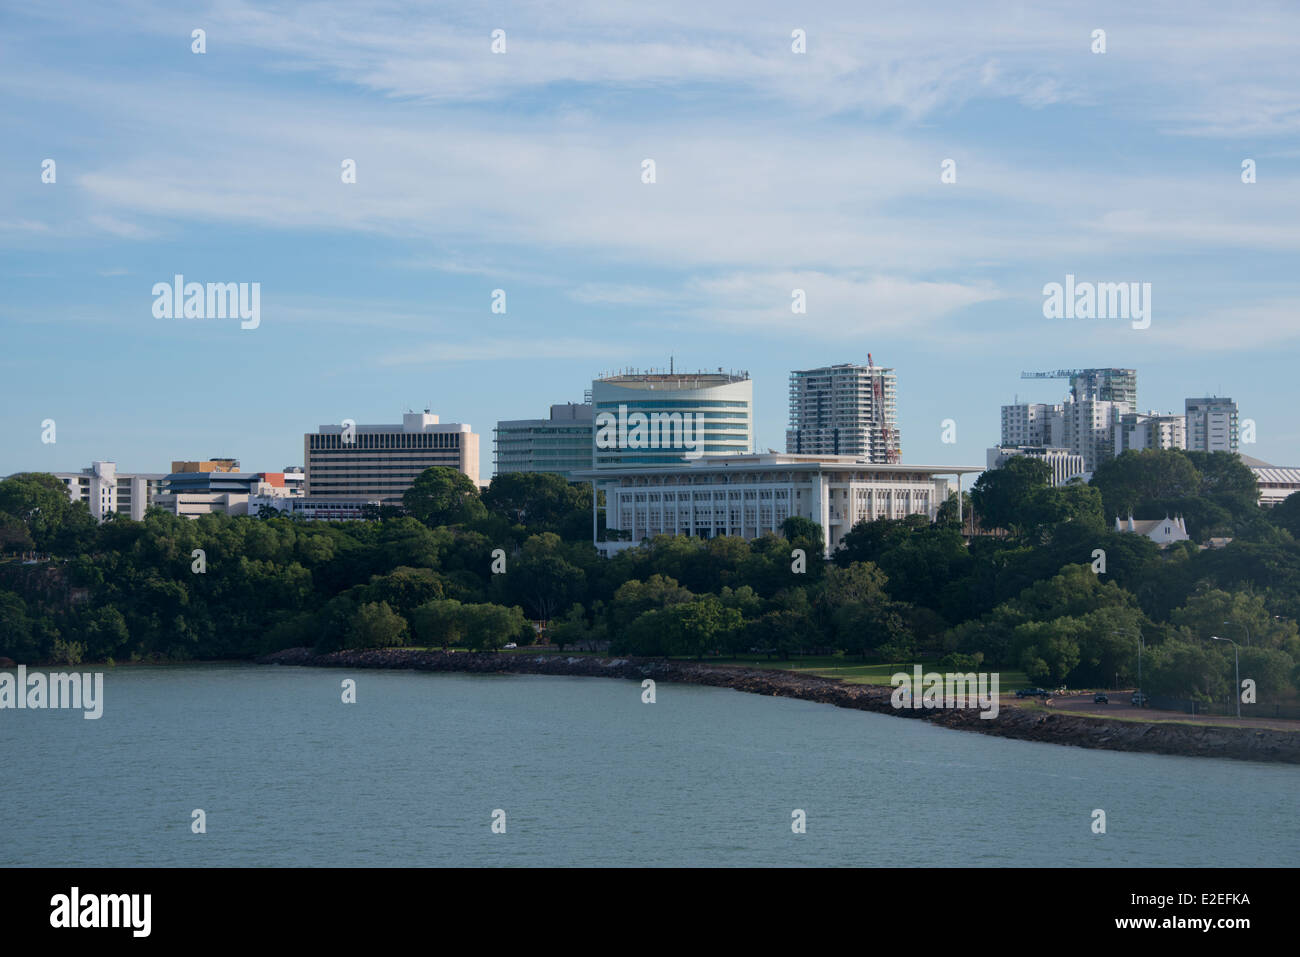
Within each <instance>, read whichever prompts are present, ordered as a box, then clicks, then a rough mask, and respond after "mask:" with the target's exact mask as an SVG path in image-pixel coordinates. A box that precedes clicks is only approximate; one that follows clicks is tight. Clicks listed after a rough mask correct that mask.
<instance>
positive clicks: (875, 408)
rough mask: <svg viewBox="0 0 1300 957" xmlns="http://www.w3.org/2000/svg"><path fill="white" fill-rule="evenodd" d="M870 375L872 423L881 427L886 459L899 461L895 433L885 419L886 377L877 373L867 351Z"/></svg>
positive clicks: (887, 460)
mask: <svg viewBox="0 0 1300 957" xmlns="http://www.w3.org/2000/svg"><path fill="white" fill-rule="evenodd" d="M867 369H868V370H869V371H868V375H870V376H871V397H872V402H871V422H872V425H878V426H879V427H880V441H881V442H882V443H883V445H884V447H885V461H886V462H890V463H893V462H897V461H898V450H897V449H895V448H894V433H893V431H892V430H891V429H890V428H889V424H888V423H887V422H886V421H885V388H884V385H883V384H882V380H883V379H884V376H883V374H882V375H876V364H875V362H874V361H872V358H871V353H870V352H868V353H867Z"/></svg>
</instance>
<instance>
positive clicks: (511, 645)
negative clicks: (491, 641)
mask: <svg viewBox="0 0 1300 957" xmlns="http://www.w3.org/2000/svg"><path fill="white" fill-rule="evenodd" d="M504 647H505V648H507V649H509V648H518V647H519V646H518V645H517V644H515V643H514V642H513V641H511V642H507V643H506V644H505V645H504Z"/></svg>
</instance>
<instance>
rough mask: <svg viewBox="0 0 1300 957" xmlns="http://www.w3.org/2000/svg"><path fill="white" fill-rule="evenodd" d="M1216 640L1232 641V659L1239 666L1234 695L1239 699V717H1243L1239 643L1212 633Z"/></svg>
mask: <svg viewBox="0 0 1300 957" xmlns="http://www.w3.org/2000/svg"><path fill="white" fill-rule="evenodd" d="M1210 637H1211V638H1213V639H1214V640H1215V641H1227V642H1231V643H1232V660H1233V663H1234V664H1235V665H1236V667H1237V687H1235V688H1234V689H1233V690H1232V696H1233V697H1234V698H1236V699H1237V717H1238V718H1240V717H1241V658H1240V657H1239V656H1238V654H1237V643H1236V642H1235V641H1233V640H1232V639H1231V638H1220V637H1219V636H1218V635H1210Z"/></svg>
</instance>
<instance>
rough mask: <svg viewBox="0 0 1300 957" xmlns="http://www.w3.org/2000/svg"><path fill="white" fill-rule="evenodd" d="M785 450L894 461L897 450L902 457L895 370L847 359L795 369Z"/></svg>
mask: <svg viewBox="0 0 1300 957" xmlns="http://www.w3.org/2000/svg"><path fill="white" fill-rule="evenodd" d="M877 386H879V390H880V401H879V403H877V400H876V388H877ZM877 406H878V407H877ZM785 450H786V452H788V453H790V454H792V455H852V456H856V457H858V458H862V459H865V460H866V461H868V462H879V463H886V462H888V461H889V460H890V458H889V454H890V453H891V452H892V453H894V461H897V460H898V456H899V455H901V452H902V448H901V436H900V433H899V429H898V377H897V375H896V374H895V373H894V370H893V369H886V368H881V367H877V366H861V365H852V364H843V365H834V366H822V367H820V368H817V369H800V370H797V371H795V372H791V373H790V426H789V428H788V429H787V430H786V433H785Z"/></svg>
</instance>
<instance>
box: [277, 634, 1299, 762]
mask: <svg viewBox="0 0 1300 957" xmlns="http://www.w3.org/2000/svg"><path fill="white" fill-rule="evenodd" d="M257 660H258V663H259V664H278V665H304V666H310V667H317V668H389V669H405V670H415V671H457V672H469V673H473V674H532V675H568V676H577V677H591V678H623V679H627V680H631V681H636V682H640V681H642V680H644V679H646V678H653V679H654V680H655V681H656V682H659V681H664V682H673V683H678V684H696V685H711V686H713V687H719V688H733V689H735V690H736V691H744V692H747V693H749V694H763V695H771V696H773V697H780V698H801V699H803V700H805V701H817V702H821V703H823V704H833V705H835V706H836V707H840V708H856V709H857V710H859V711H875V712H877V713H880V714H890V715H894V716H896V717H903V718H915V719H918V720H922V721H929V722H931V723H933V724H938V725H941V726H943V727H945V728H955V729H958V730H963V731H977V732H980V733H983V734H995V735H999V736H1001V737H1004V738H1017V739H1020V740H1024V741H1041V742H1045V743H1048V744H1068V745H1074V746H1076V747H1081V748H1103V749H1106V750H1111V751H1145V752H1151V753H1155V754H1175V755H1182V756H1185V757H1212V758H1234V759H1237V760H1241V761H1272V762H1282V763H1287V764H1300V733H1297V732H1289V731H1274V730H1268V729H1263V728H1234V727H1209V726H1201V725H1185V724H1157V723H1139V722H1129V721H1114V720H1109V719H1106V718H1089V717H1084V716H1081V715H1071V714H1059V713H1057V714H1053V713H1050V712H1047V713H1045V712H1042V711H1030V710H1027V709H1024V708H1016V707H1007V706H1006V705H1005V704H1004V706H1003V707H1002V708H1001V710H1000V711H999V713H998V716H997V717H996V718H992V719H984V718H981V717H980V716H979V712H978V711H975V710H952V709H949V710H944V709H934V710H924V709H917V710H899V709H895V708H894V707H893V706H892V705H891V704H890V692H891V690H892V689H890V688H887V687H881V686H872V685H848V684H844V683H843V682H841V681H840V680H839V679H837V678H819V677H814V676H809V675H799V674H794V673H792V672H789V671H772V670H765V669H761V668H743V667H737V666H729V665H709V664H703V663H693V662H685V661H665V660H662V659H652V658H590V657H576V656H568V655H563V654H558V655H557V654H545V655H528V654H483V653H468V652H456V653H452V654H448V653H446V652H441V651H413V650H411V649H403V648H382V649H364V650H353V651H338V652H334V653H333V654H328V655H317V654H315V653H314V652H313V651H312V650H311V649H310V648H289V649H286V650H284V651H279V652H276V653H274V654H271V655H265V656H263V657H261V658H259V659H257Z"/></svg>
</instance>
